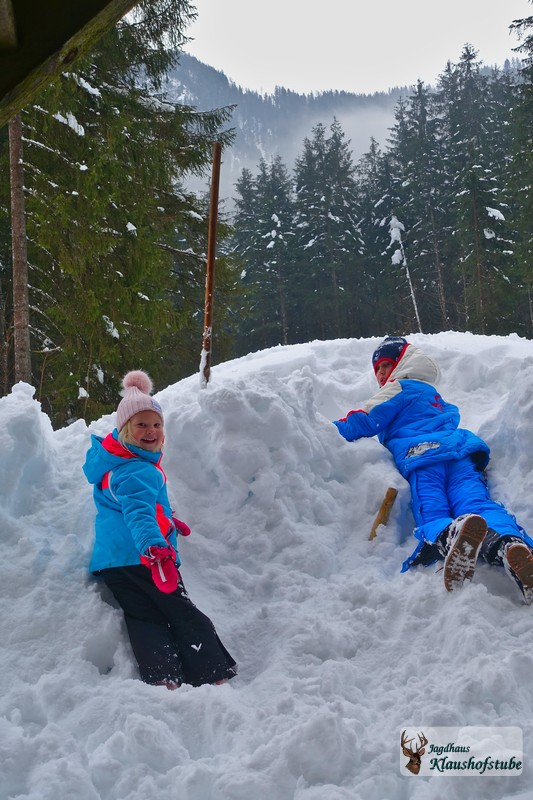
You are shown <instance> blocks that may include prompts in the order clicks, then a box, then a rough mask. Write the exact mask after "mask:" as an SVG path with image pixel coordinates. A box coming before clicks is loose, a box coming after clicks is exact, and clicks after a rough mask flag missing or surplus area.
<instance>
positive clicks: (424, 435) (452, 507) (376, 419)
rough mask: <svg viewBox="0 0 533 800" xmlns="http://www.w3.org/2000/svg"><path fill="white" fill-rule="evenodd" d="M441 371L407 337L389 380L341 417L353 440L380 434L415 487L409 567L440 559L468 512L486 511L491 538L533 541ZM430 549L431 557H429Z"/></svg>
mask: <svg viewBox="0 0 533 800" xmlns="http://www.w3.org/2000/svg"><path fill="white" fill-rule="evenodd" d="M438 377H439V371H438V368H437V366H436V364H434V362H433V361H432V360H431V359H430V358H429V357H428V356H426V355H425V353H423V352H422V351H421V350H420V349H418V348H417V347H414V346H413V345H408V346H407V348H406V349H405V351H404V354H403V355H402V356H401V358H400V360H399V361H398V363H397V364H396V366H395V368H394V370H393V371H392V373H391V374H390V376H389V378H388V380H387V382H386V383H385V385H384V386H383V387H382V388H381V389H380V390H379V391H378V392H377V393H376V394H375V395H374V396H373V397H372V398H371V399H370V400H368V401H367V402H366V403H364V405H363V407H362V408H361V409H359V410H357V411H350V412H349V414H348V415H347V416H346V417H345V418H344V419H341V420H337V421H336V422H335V423H334V424H335V425H336V426H337V428H338V430H339V433H340V434H341V435H342V436H344V438H345V439H347V440H348V441H349V442H351V441H354V440H356V439H360V438H361V437H365V436H366V437H368V436H377V437H378V439H379V441H380V442H381V444H383V445H384V446H385V447H386V448H387V449H388V450H389V451H390V452H391V454H392V457H393V459H394V462H395V464H396V466H397V468H398V470H399V471H400V473H401V474H402V475H403V477H404V478H406V480H407V481H409V485H410V487H411V495H412V508H413V516H414V518H415V523H416V529H415V530H414V532H413V534H414V536H415V537H416V539H418V545H417V547H416V549H415V551H414V552H413V553H412V555H411V556H410V557H409V558H408V559H407V560H406V561H405V562H404V564H403V566H402V571H405V570H407V569H408V568H409V567H410V566H411V565H412V564H414V563H428V562H431V561H434V560H435V558H436V557H437V556H436V549H435V548H434V547H433V548H431V547H426V548H425V552H424V546H425V545H426V546H427V545H429V546H431V545H433V544H434V543H435V542H436V540H437V539H438V537H439V535H440V534H441V533H442V532H443V531H444V530H445V529H446V528H447V527H448V525H449V524H450V523H451V522H453V520H454V519H455V518H456V517H458V516H460V515H462V514H479V515H480V516H482V517H484V518H485V520H486V522H487V526H488V528H489V529H491V530H492V531H493V532H495V534H493V535H492V536H491V537H489V539H488V540H487V541H489V540H490V541H491V543H492V544H493V545H497V544H498V542H499V540H500V537H502V536H513V537H517V538H520V539H522V540H524V541H526V542H527V544H529V545H530V546H533V540H532V539H530V537H529V536H527V535H526V533H525V532H524V530H523V529H522V528H521V527H520V526H519V525H518V524H517V522H516V520H515V518H514V517H513V516H511V515H510V514H509V513H508V512H507V511H506V509H505V508H504V507H503V506H502V505H501V504H500V503H497V502H495V501H494V500H492V499H491V497H490V493H489V489H488V486H487V482H486V479H485V475H484V472H483V471H484V469H485V467H486V466H487V464H488V461H489V456H490V451H489V447H488V445H487V444H486V443H485V442H484V441H483V439H480V437H479V436H476V435H475V434H474V433H472V432H471V431H469V430H466V429H464V428H459V420H460V416H459V410H458V408H457V406H454V405H452V404H451V403H447V402H446V401H445V400H443V398H442V397H441V395H440V394H439V393H438V391H437V389H435V386H434V385H433V384H434V383H435V382H436V381H437V380H438ZM428 554H429V555H430V557H429V558H428Z"/></svg>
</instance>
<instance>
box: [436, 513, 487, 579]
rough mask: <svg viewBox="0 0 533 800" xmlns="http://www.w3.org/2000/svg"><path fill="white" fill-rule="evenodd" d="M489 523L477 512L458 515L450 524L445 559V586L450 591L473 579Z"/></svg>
mask: <svg viewBox="0 0 533 800" xmlns="http://www.w3.org/2000/svg"><path fill="white" fill-rule="evenodd" d="M486 533H487V523H486V522H485V520H484V519H483V517H479V516H478V515H477V514H465V515H464V516H462V517H457V519H456V520H454V521H453V522H452V524H451V526H450V529H449V532H448V537H447V542H446V550H447V555H446V558H445V560H444V586H445V587H446V589H447V590H448V591H449V592H452V591H453V590H454V589H459V588H460V587H461V586H462V585H463V583H464V582H465V581H470V580H472V578H473V576H474V570H475V568H476V561H477V557H478V553H479V548H480V547H481V543H482V541H483V539H484V538H485V534H486Z"/></svg>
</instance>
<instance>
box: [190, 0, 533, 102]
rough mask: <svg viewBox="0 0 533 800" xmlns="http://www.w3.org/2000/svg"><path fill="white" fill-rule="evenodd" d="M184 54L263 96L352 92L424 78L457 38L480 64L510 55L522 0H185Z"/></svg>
mask: <svg viewBox="0 0 533 800" xmlns="http://www.w3.org/2000/svg"><path fill="white" fill-rule="evenodd" d="M192 3H193V5H194V6H195V7H196V9H197V11H198V18H197V21H196V22H195V23H194V24H193V25H192V26H191V27H190V28H189V30H188V31H187V33H188V35H189V36H191V37H194V41H192V42H191V43H190V44H189V45H188V46H187V48H186V50H187V51H188V52H189V53H191V54H192V55H194V56H196V58H199V59H200V61H203V62H204V63H205V64H209V65H210V66H212V67H215V68H216V69H218V70H221V71H222V72H224V73H225V74H226V76H227V77H228V78H230V79H231V80H233V81H234V82H235V83H236V84H238V85H240V86H242V87H243V88H247V89H254V90H255V91H258V92H266V93H271V92H272V91H273V90H274V88H275V87H276V86H283V87H285V88H287V89H292V90H293V91H296V92H300V93H309V92H313V91H326V90H328V89H339V90H342V89H343V90H346V91H349V92H356V93H363V94H366V93H371V92H374V91H387V90H388V89H390V88H392V87H393V86H410V85H412V84H415V83H416V81H417V80H418V79H419V78H420V79H421V80H422V81H424V82H425V83H430V84H431V83H434V82H435V79H436V77H437V76H438V75H439V74H440V73H441V72H442V71H443V69H444V68H445V66H446V62H447V61H449V60H450V61H452V62H456V61H458V60H459V58H460V55H461V51H462V48H463V45H464V44H465V43H466V42H469V43H470V44H472V45H474V47H475V48H476V50H478V52H479V58H480V60H481V61H483V63H484V64H488V65H492V64H497V65H498V66H501V65H503V63H504V61H505V59H506V58H512V57H513V56H515V57H516V56H517V54H516V53H513V51H512V48H513V47H516V45H517V44H518V43H519V42H518V39H517V37H516V35H515V34H514V33H513V34H510V33H509V25H510V24H511V22H512V21H513V19H521V18H523V17H526V16H529V15H530V14H532V13H533V9H532V6H531V4H530V3H529V2H528V0H403V2H397V1H396V0H320V1H319V0H263V2H258V0H192Z"/></svg>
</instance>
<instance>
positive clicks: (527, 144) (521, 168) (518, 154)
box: [511, 16, 533, 336]
mask: <svg viewBox="0 0 533 800" xmlns="http://www.w3.org/2000/svg"><path fill="white" fill-rule="evenodd" d="M511 29H512V30H514V31H515V32H517V33H518V34H519V36H520V39H521V44H520V46H519V47H517V48H516V49H517V51H518V52H519V53H520V54H521V56H522V58H523V61H522V63H521V69H520V77H521V82H520V85H519V95H518V101H517V104H516V106H515V109H514V113H513V132H514V134H515V137H514V147H513V152H512V164H511V171H512V185H513V189H514V192H515V197H516V199H517V204H516V205H517V209H516V230H517V243H516V247H515V253H516V260H517V270H518V274H519V278H520V282H521V284H522V286H523V290H522V294H521V298H520V304H519V305H518V304H517V306H518V307H516V308H515V313H516V315H517V316H520V317H521V318H522V319H523V320H524V325H525V332H526V333H527V335H528V336H533V187H532V185H531V175H532V174H533V128H532V125H531V120H532V118H533V16H528V17H525V18H523V19H518V20H515V21H514V22H513V24H512V25H511Z"/></svg>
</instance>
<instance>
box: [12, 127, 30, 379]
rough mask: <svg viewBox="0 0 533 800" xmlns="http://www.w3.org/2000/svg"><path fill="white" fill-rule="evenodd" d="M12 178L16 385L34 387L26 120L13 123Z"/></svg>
mask: <svg viewBox="0 0 533 800" xmlns="http://www.w3.org/2000/svg"><path fill="white" fill-rule="evenodd" d="M9 159H10V162H9V163H10V178H11V240H12V256H13V327H14V332H13V335H14V355H15V383H17V382H18V381H25V382H26V383H31V353H30V313H29V301H28V257H27V249H26V219H25V212H24V165H23V160H22V119H21V116H20V114H16V115H15V116H14V117H12V119H10V121H9Z"/></svg>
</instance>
